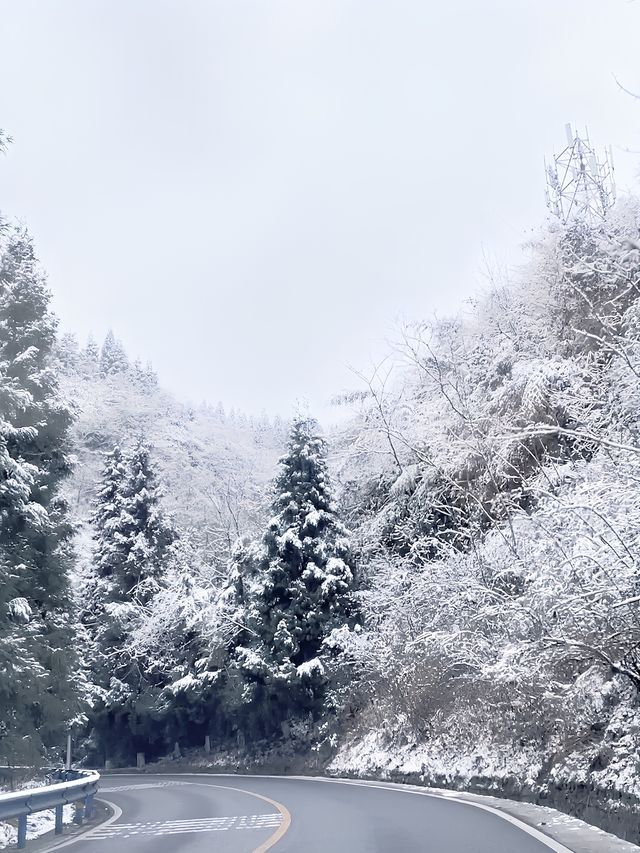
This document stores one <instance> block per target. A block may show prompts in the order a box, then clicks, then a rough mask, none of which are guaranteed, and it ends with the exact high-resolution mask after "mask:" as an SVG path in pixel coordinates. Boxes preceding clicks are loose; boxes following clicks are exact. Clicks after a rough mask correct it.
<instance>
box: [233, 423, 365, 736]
mask: <svg viewBox="0 0 640 853" xmlns="http://www.w3.org/2000/svg"><path fill="white" fill-rule="evenodd" d="M325 457H326V446H325V442H324V440H323V439H322V438H321V437H320V436H319V435H318V433H317V424H316V423H315V422H314V421H311V420H302V419H300V420H297V421H296V422H295V423H294V424H293V427H292V429H291V434H290V438H289V446H288V450H287V453H286V455H285V456H284V457H283V458H282V460H281V463H280V464H281V470H280V475H279V477H278V478H277V480H276V483H275V492H276V496H275V499H274V501H273V504H272V511H273V518H272V519H271V521H270V522H269V525H268V528H267V530H266V532H265V534H264V536H263V537H262V541H261V543H260V544H259V546H258V547H257V548H255V549H254V550H253V553H251V554H247V552H246V549H243V550H242V554H241V560H240V561H236V563H237V565H236V566H235V567H234V571H233V573H232V580H233V589H234V591H235V592H234V594H235V598H236V601H237V605H238V607H237V614H238V615H237V616H236V621H237V622H241V623H243V628H242V630H241V632H240V634H239V636H238V637H237V639H236V648H235V650H234V651H233V653H232V660H231V664H230V667H229V687H228V689H229V691H230V693H231V702H232V703H233V702H234V701H235V702H238V703H239V704H240V707H241V712H242V713H241V716H242V717H244V722H245V724H246V726H247V730H248V733H249V734H251V735H254V736H255V735H258V736H260V735H265V736H268V735H272V734H273V733H274V732H276V733H278V732H279V731H280V730H281V728H282V725H283V724H284V723H285V721H286V720H288V719H292V718H295V717H296V716H307V715H309V714H310V715H311V716H312V717H314V718H315V717H316V716H318V715H319V714H320V713H321V709H322V704H323V700H324V697H325V693H326V688H327V680H326V677H325V663H324V661H325V659H326V654H327V651H326V648H325V646H324V641H325V640H326V639H327V638H328V637H329V635H330V634H331V632H332V631H333V630H334V629H336V628H341V627H343V626H344V625H346V624H350V623H353V621H354V620H355V618H356V616H357V613H356V607H355V602H354V596H353V588H354V575H353V563H352V558H351V555H350V548H349V541H348V539H347V534H346V530H345V528H344V527H343V525H342V524H341V523H340V521H339V520H338V518H337V515H336V509H335V506H334V504H333V500H332V497H331V489H330V484H329V479H328V473H327V463H326V458H325ZM234 691H235V698H234V696H233V694H234Z"/></svg>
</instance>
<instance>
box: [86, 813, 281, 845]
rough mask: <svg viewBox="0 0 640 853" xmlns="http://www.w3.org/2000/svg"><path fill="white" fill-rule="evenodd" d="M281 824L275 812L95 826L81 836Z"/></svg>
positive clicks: (98, 837)
mask: <svg viewBox="0 0 640 853" xmlns="http://www.w3.org/2000/svg"><path fill="white" fill-rule="evenodd" d="M281 822H282V815H281V814H279V813H278V812H272V813H271V814H258V815H231V816H229V817H213V818H192V819H187V820H166V821H162V820H158V821H148V822H147V823H113V824H111V825H110V826H108V827H105V826H99V827H96V828H95V829H94V830H93V831H91V832H89V833H87V834H86V835H85V840H87V841H98V840H101V839H105V838H129V837H130V836H133V835H154V836H162V835H177V834H179V833H185V832H226V831H228V830H234V829H277V828H278V827H279V826H280V824H281Z"/></svg>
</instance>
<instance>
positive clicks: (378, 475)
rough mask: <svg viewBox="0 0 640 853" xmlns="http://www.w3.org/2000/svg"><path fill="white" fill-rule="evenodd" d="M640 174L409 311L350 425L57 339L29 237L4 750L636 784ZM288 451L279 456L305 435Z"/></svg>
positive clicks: (7, 323) (5, 460)
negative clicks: (455, 302)
mask: <svg viewBox="0 0 640 853" xmlns="http://www.w3.org/2000/svg"><path fill="white" fill-rule="evenodd" d="M639 226H640V202H638V201H637V200H636V199H635V198H627V199H624V200H623V201H622V202H619V203H618V204H617V206H616V207H615V208H614V209H613V210H611V211H610V212H609V214H608V218H607V219H606V220H605V221H604V222H602V223H600V224H596V225H590V224H588V223H586V222H585V221H580V220H577V221H573V222H571V223H570V224H568V225H560V224H557V223H556V224H551V225H547V226H545V227H544V228H542V229H541V231H540V233H539V235H538V237H537V238H536V239H535V240H534V241H533V242H532V243H531V244H530V245H529V246H527V247H525V250H526V253H527V255H528V260H527V262H526V263H525V264H523V266H522V268H521V269H520V270H519V271H518V273H517V274H515V275H514V276H513V278H512V280H500V281H497V280H496V281H493V282H492V283H491V285H490V286H489V287H488V288H487V290H486V292H485V293H483V294H480V295H479V296H478V298H477V300H476V301H475V302H474V303H473V304H471V305H468V306H466V307H465V309H464V310H463V311H461V312H460V315H459V316H457V317H454V318H450V319H447V320H441V321H434V322H416V323H414V324H409V325H407V326H406V327H404V328H402V329H400V330H398V338H397V343H396V346H395V348H394V349H393V351H392V352H390V354H389V358H388V359H387V360H385V362H384V363H383V364H382V365H380V366H379V368H378V369H377V370H375V371H373V372H372V373H371V374H369V375H368V376H367V377H366V379H365V381H364V382H363V383H362V385H361V387H360V388H355V389H354V391H353V392H352V393H351V394H348V395H344V396H343V397H342V398H341V403H342V405H344V406H347V407H348V409H349V411H350V414H349V416H348V418H347V419H346V421H343V422H342V425H341V426H340V427H339V428H335V429H333V430H332V431H331V432H329V434H328V435H324V436H323V434H322V431H321V429H320V427H319V426H318V424H317V423H316V422H315V421H314V420H313V419H312V418H310V417H307V416H304V417H303V416H300V415H298V416H295V417H294V418H293V419H292V421H291V422H289V421H286V422H285V421H282V420H280V419H276V421H273V422H272V421H269V419H268V418H266V417H264V416H263V417H256V416H253V417H247V416H246V415H243V414H239V413H229V414H225V412H224V409H223V407H222V406H221V405H216V406H210V405H208V404H202V405H200V406H198V407H195V408H194V407H191V406H189V405H186V404H184V403H182V402H179V401H178V400H176V398H175V397H173V396H172V395H171V394H169V393H167V392H166V391H164V390H162V386H161V382H159V380H158V377H156V375H155V373H154V371H153V369H152V368H151V367H149V366H147V367H143V366H142V365H141V364H140V363H139V362H133V363H131V362H130V359H129V357H128V355H127V354H126V352H125V351H124V349H123V347H122V346H121V344H120V343H119V342H118V339H117V337H116V336H115V335H114V334H112V333H110V334H109V335H108V336H107V338H106V339H105V341H104V342H102V343H101V344H100V346H98V345H97V344H96V343H95V342H94V341H93V340H90V341H89V342H88V343H87V344H86V345H85V346H82V347H79V346H78V344H77V342H76V340H75V338H74V337H73V336H71V335H63V336H61V335H59V334H58V332H57V321H56V319H55V318H54V317H53V315H52V314H51V311H50V307H49V299H50V294H49V292H48V289H47V286H46V281H45V278H44V274H43V272H42V270H41V269H40V267H39V265H38V262H37V260H36V257H35V252H34V248H33V245H32V242H31V240H30V238H29V235H28V233H26V232H25V231H24V230H23V229H21V228H13V227H10V226H9V225H8V224H6V223H5V224H4V225H3V228H2V235H1V241H2V242H1V256H0V404H1V410H0V472H1V477H0V524H1V537H0V572H1V573H2V584H1V586H2V597H1V599H0V670H1V672H2V676H3V677H2V680H1V686H0V706H1V711H2V713H1V714H0V717H1V719H2V722H1V725H0V754H1V755H2V756H3V760H5V759H6V761H8V762H10V763H15V762H24V761H32V762H35V761H37V760H43V761H44V760H51V759H52V758H55V757H56V756H59V753H60V748H61V745H62V743H63V739H64V734H65V732H66V731H67V730H68V729H69V728H71V729H72V730H73V733H74V738H75V743H76V748H77V753H78V758H79V759H81V760H85V761H88V762H91V763H96V764H99V765H102V764H104V763H105V762H107V761H109V762H111V763H114V764H122V765H127V764H131V763H132V762H134V761H135V759H136V753H139V752H143V753H145V754H146V756H147V758H148V759H151V758H158V757H161V756H163V755H166V754H168V753H171V752H172V751H174V750H176V744H177V750H178V751H184V750H189V749H194V750H199V751H200V754H201V757H202V755H203V753H202V748H203V745H204V743H205V738H206V739H207V743H208V745H209V747H210V748H212V749H215V752H216V753H217V754H218V755H221V754H223V753H224V754H225V755H226V756H230V755H231V756H233V757H234V760H237V761H240V762H245V763H247V764H250V763H251V762H255V761H259V760H261V758H264V756H265V755H266V753H267V752H269V753H270V754H271V755H272V756H273V755H274V754H278V753H280V754H288V755H291V754H296V755H297V756H298V760H299V761H300V762H302V763H304V762H305V761H309V762H310V761H313V762H315V763H317V761H318V760H320V761H323V762H325V763H329V764H330V765H331V766H332V767H333V768H334V769H340V770H349V771H353V772H366V771H369V772H371V773H379V772H381V771H385V770H389V769H390V768H393V767H396V768H398V769H404V770H406V771H408V770H412V771H416V772H419V773H422V774H423V775H424V777H425V778H426V779H427V780H428V779H432V780H437V779H440V780H442V779H448V780H449V781H451V780H455V779H458V780H459V781H460V780H461V782H462V783H464V780H465V779H468V778H469V777H471V776H473V775H475V776H485V777H486V778H489V779H492V778H493V779H495V778H498V777H500V778H503V777H506V776H509V777H510V778H512V779H516V780H519V781H520V783H522V784H525V783H528V784H537V785H539V786H543V785H545V784H549V782H550V781H551V780H567V779H568V780H580V779H582V780H586V779H588V780H600V781H601V782H602V784H603V785H605V786H617V787H619V788H623V789H624V788H626V789H628V790H635V786H636V784H637V783H636V781H635V777H636V771H637V755H638V746H639V743H638V736H639V733H640V710H639V706H638V691H639V690H640V580H639V574H638V566H639V565H640V490H639V484H640V437H639V435H638V411H639V404H640V396H639V392H638V388H639V387H640V386H639V380H640V243H638V237H639V234H640V228H639ZM278 458H280V462H278Z"/></svg>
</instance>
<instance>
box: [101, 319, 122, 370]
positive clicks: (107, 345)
mask: <svg viewBox="0 0 640 853" xmlns="http://www.w3.org/2000/svg"><path fill="white" fill-rule="evenodd" d="M128 369H129V359H128V358H127V354H126V352H125V351H124V347H123V346H122V344H121V343H120V341H119V340H117V338H116V337H115V336H114V334H113V332H112V331H111V329H109V331H108V332H107V336H106V338H105V339H104V343H103V344H102V350H101V351H100V372H101V373H102V375H103V376H112V375H114V374H116V373H125V372H126V371H127V370H128Z"/></svg>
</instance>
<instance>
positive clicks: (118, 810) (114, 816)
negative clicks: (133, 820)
mask: <svg viewBox="0 0 640 853" xmlns="http://www.w3.org/2000/svg"><path fill="white" fill-rule="evenodd" d="M187 784H188V783H187ZM96 800H99V801H100V802H101V803H106V804H107V805H108V806H109V808H110V809H111V810H112V811H113V814H112V815H111V817H108V818H107V819H106V820H105V821H103V822H102V823H101V824H100V826H97V827H93V828H92V829H88V830H87V831H86V832H81V833H80V835H74V837H73V838H68V839H67V840H66V841H61V842H60V844H56V845H54V846H53V847H49V848H48V850H47V853H50V851H52V850H60V848H62V847H68V846H69V845H70V844H75V843H76V841H84V839H85V838H88V837H89V836H90V835H91V833H92V832H95V831H96V830H97V829H105V828H106V827H108V826H110V825H111V824H112V823H115V821H117V820H118V818H121V817H122V809H121V808H120V806H117V805H116V804H115V803H112V802H110V801H109V800H103V799H102V798H101V797H96Z"/></svg>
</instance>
